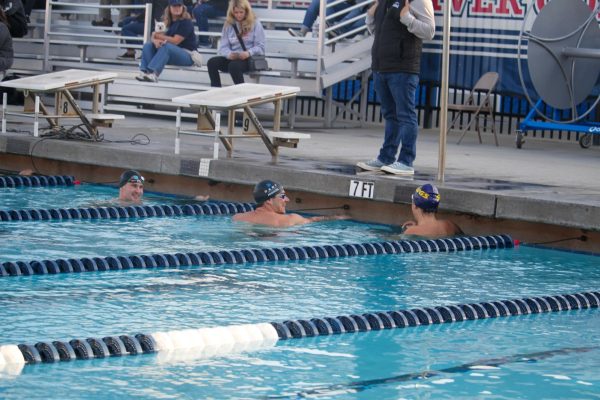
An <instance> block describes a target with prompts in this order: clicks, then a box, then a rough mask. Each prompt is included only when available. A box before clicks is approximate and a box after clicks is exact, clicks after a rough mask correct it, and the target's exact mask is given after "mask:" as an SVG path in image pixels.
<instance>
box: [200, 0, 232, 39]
mask: <svg viewBox="0 0 600 400" xmlns="http://www.w3.org/2000/svg"><path fill="white" fill-rule="evenodd" d="M227 4H228V1H227V0H198V2H197V3H196V5H195V6H194V8H193V10H192V15H193V16H194V18H195V19H196V25H198V30H199V31H200V32H208V19H209V18H217V17H224V16H225V14H226V13H227ZM198 45H199V46H201V47H209V46H210V45H211V42H210V40H209V37H208V36H202V35H200V38H199V39H198Z"/></svg>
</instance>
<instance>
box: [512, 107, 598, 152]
mask: <svg viewBox="0 0 600 400" xmlns="http://www.w3.org/2000/svg"><path fill="white" fill-rule="evenodd" d="M541 106H542V100H538V101H537V103H536V104H535V107H534V108H532V109H531V111H529V114H527V117H525V119H524V120H523V121H521V123H520V124H519V129H518V130H517V131H516V134H517V137H516V145H517V148H518V149H520V148H521V147H523V143H525V138H524V137H523V136H524V134H525V133H526V132H527V131H530V130H555V131H571V132H579V133H582V135H580V136H579V145H580V146H581V147H583V148H584V149H587V148H588V147H590V146H591V145H592V139H593V138H592V135H600V123H597V122H589V121H578V122H577V123H565V124H563V123H559V122H548V121H539V120H535V119H534V118H535V117H536V116H537V112H536V109H537V110H539V109H540V108H541ZM557 115H558V112H557V111H554V118H552V119H554V120H557V119H558V118H557Z"/></svg>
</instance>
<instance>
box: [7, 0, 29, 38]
mask: <svg viewBox="0 0 600 400" xmlns="http://www.w3.org/2000/svg"><path fill="white" fill-rule="evenodd" d="M0 5H1V6H2V9H3V10H4V13H5V14H6V19H7V20H8V29H9V30H10V35H11V36H12V37H14V38H15V37H17V38H20V37H23V36H25V35H27V17H26V16H25V9H24V8H23V3H22V2H21V0H0Z"/></svg>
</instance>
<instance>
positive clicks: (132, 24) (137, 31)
mask: <svg viewBox="0 0 600 400" xmlns="http://www.w3.org/2000/svg"><path fill="white" fill-rule="evenodd" d="M146 3H151V4H152V20H151V23H150V30H151V31H154V23H155V21H160V20H161V19H162V15H163V12H164V11H165V8H166V7H167V6H168V5H169V1H168V0H149V1H146ZM145 19H146V14H145V13H144V12H143V11H142V12H141V13H139V14H137V15H131V16H129V17H125V18H124V19H122V20H121V21H119V27H120V28H121V35H122V36H142V35H143V34H144V20H145ZM125 43H132V41H131V40H125ZM117 58H118V59H119V60H134V59H135V50H134V49H127V50H126V51H125V53H123V54H122V55H120V56H118V57H117Z"/></svg>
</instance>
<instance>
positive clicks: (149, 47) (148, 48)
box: [140, 42, 156, 72]
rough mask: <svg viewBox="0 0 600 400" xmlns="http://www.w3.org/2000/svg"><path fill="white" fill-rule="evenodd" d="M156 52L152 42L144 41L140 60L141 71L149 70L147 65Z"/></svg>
mask: <svg viewBox="0 0 600 400" xmlns="http://www.w3.org/2000/svg"><path fill="white" fill-rule="evenodd" d="M155 54H156V47H154V43H152V42H146V44H144V47H143V48H142V59H141V61H140V71H142V72H150V70H149V69H148V65H149V64H150V61H152V58H153V57H154V55H155Z"/></svg>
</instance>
